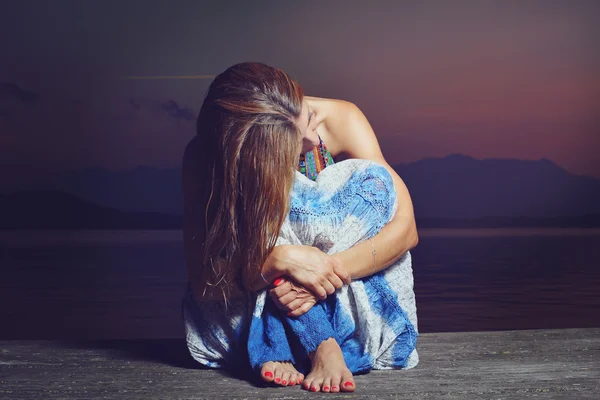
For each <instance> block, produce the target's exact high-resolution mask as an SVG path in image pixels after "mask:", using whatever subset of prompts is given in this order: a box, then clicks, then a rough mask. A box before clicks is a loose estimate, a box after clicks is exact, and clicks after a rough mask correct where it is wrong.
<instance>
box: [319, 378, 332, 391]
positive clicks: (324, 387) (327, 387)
mask: <svg viewBox="0 0 600 400" xmlns="http://www.w3.org/2000/svg"><path fill="white" fill-rule="evenodd" d="M321 391H322V392H330V391H331V379H330V378H325V379H324V380H323V384H322V386H321Z"/></svg>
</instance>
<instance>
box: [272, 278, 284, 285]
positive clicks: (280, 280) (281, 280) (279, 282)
mask: <svg viewBox="0 0 600 400" xmlns="http://www.w3.org/2000/svg"><path fill="white" fill-rule="evenodd" d="M282 283H283V278H277V279H275V281H274V282H273V285H275V286H279V285H281V284H282Z"/></svg>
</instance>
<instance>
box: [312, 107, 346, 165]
mask: <svg viewBox="0 0 600 400" xmlns="http://www.w3.org/2000/svg"><path fill="white" fill-rule="evenodd" d="M305 99H306V100H307V101H308V104H309V105H310V106H311V108H313V109H314V110H315V112H316V113H317V120H318V121H320V123H319V124H318V126H317V133H318V134H319V136H320V137H321V138H322V139H323V141H324V142H325V144H326V145H327V149H328V150H329V152H330V153H331V155H332V156H333V158H334V159H335V160H336V161H339V160H341V159H342V158H343V157H344V156H343V154H342V153H343V149H344V143H343V142H344V140H345V138H344V131H345V128H344V124H345V123H346V121H347V115H348V112H349V111H350V110H351V108H352V107H353V106H354V104H353V103H352V102H350V101H347V100H342V99H329V98H324V97H311V96H305Z"/></svg>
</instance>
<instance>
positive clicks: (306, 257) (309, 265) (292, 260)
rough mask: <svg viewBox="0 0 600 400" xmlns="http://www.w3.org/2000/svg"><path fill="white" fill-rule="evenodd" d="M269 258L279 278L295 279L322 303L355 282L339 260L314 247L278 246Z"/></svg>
mask: <svg viewBox="0 0 600 400" xmlns="http://www.w3.org/2000/svg"><path fill="white" fill-rule="evenodd" d="M269 257H271V258H272V259H271V260H270V264H271V265H272V267H271V268H274V269H275V270H276V271H277V274H276V276H277V277H281V276H288V277H290V278H292V279H293V280H294V281H295V282H297V283H298V284H299V285H300V286H302V287H304V288H306V289H308V290H309V291H310V292H312V293H313V294H314V295H315V296H316V297H317V299H319V300H324V299H326V298H327V295H328V294H333V293H334V292H335V291H336V289H339V288H341V287H342V286H343V285H344V283H346V284H349V283H350V281H351V276H350V274H349V273H348V271H346V268H344V267H343V266H342V264H341V262H340V261H339V260H338V259H337V258H335V257H333V256H330V255H328V254H327V253H324V252H322V251H321V250H319V249H318V248H316V247H313V246H304V245H281V246H276V247H275V250H274V251H273V252H271V254H270V255H269Z"/></svg>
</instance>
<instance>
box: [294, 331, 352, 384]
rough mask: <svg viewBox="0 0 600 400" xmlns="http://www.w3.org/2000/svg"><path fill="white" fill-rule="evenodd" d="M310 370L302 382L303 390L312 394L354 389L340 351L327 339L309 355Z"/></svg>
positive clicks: (334, 342) (350, 375)
mask: <svg viewBox="0 0 600 400" xmlns="http://www.w3.org/2000/svg"><path fill="white" fill-rule="evenodd" d="M310 359H311V361H312V370H311V371H310V374H308V376H307V377H306V379H305V380H304V385H303V386H304V388H305V389H306V390H310V391H312V392H318V391H321V392H340V391H341V392H353V391H354V389H355V388H356V384H355V383H354V378H353V377H352V373H351V372H350V370H349V369H348V367H346V362H345V361H344V355H343V354H342V349H340V346H339V345H338V344H337V342H336V341H335V339H333V338H329V339H327V340H325V341H324V342H323V343H321V344H320V345H319V347H317V350H316V351H315V352H314V353H311V355H310Z"/></svg>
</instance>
